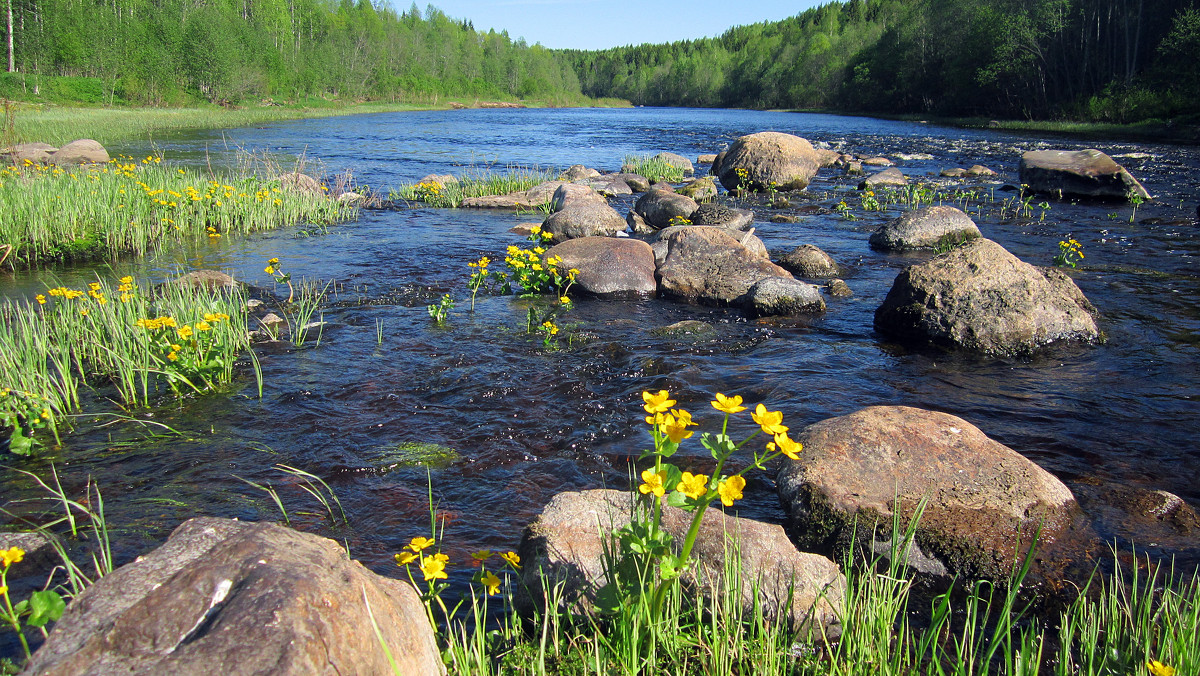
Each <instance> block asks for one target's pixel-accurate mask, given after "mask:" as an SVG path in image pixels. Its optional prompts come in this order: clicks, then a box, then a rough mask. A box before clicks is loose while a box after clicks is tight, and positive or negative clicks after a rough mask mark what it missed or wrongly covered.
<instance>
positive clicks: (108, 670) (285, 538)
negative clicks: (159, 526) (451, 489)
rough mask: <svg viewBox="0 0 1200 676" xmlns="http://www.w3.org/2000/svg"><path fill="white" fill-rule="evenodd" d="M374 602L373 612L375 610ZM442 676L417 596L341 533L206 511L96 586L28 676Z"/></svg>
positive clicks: (69, 614) (79, 602)
mask: <svg viewBox="0 0 1200 676" xmlns="http://www.w3.org/2000/svg"><path fill="white" fill-rule="evenodd" d="M368 608H369V610H368ZM371 615H374V617H375V621H376V623H377V624H378V627H379V631H380V632H381V633H382V639H381V640H382V641H383V642H384V643H386V644H387V648H388V651H390V653H391V656H392V658H394V659H395V661H396V663H397V666H398V667H399V669H400V671H399V673H405V674H444V673H445V669H444V668H443V666H442V661H441V657H440V655H439V653H438V648H437V644H436V642H435V640H434V636H433V631H432V628H431V627H430V626H429V621H428V620H427V619H426V618H425V612H424V608H423V606H422V604H421V600H420V598H419V597H418V596H417V594H416V592H415V591H414V590H413V588H412V587H411V586H410V585H408V584H406V583H403V582H399V581H397V580H390V579H387V578H383V577H380V576H378V575H375V574H374V573H372V572H370V571H369V570H367V569H366V568H363V566H362V565H361V564H359V563H357V562H355V561H351V560H350V559H349V558H347V557H346V554H345V552H344V551H343V550H342V548H341V547H340V546H339V545H338V544H337V543H335V542H333V541H332V540H327V539H325V538H320V537H317V536H315V535H308V534H305V533H299V532H296V531H293V530H291V529H288V528H283V527H281V526H276V525H273V524H266V523H242V522H238V521H230V520H227V519H214V518H207V517H202V518H198V519H192V520H190V521H187V522H185V523H184V524H183V525H182V526H180V527H179V528H177V529H176V530H175V532H174V533H172V534H171V539H170V540H168V541H167V543H166V544H165V545H163V546H162V547H159V548H158V549H156V550H154V551H153V552H151V553H150V554H148V555H146V556H145V557H142V558H139V559H137V560H136V561H134V562H133V563H130V564H128V565H125V566H123V567H121V568H119V569H118V570H116V571H114V572H113V573H111V574H109V575H107V576H105V577H104V578H102V579H101V580H99V581H97V582H96V583H95V584H94V585H92V586H91V587H89V588H88V589H87V591H85V592H84V593H83V594H82V595H80V596H79V597H78V598H76V599H75V600H74V601H72V602H71V605H70V606H68V607H67V611H66V613H65V614H64V615H63V617H62V620H60V621H59V623H58V625H57V626H55V628H54V631H53V632H51V634H50V638H49V639H47V640H46V643H45V645H43V646H42V648H41V649H40V650H38V652H37V654H35V655H34V658H33V661H32V662H31V663H30V664H29V666H28V667H27V670H26V671H27V673H31V674H64V675H65V674H83V673H91V674H115V673H130V674H132V673H139V674H149V673H156V674H196V675H201V674H203V675H205V676H207V675H208V674H267V673H270V674H296V675H297V676H299V675H301V674H331V673H340V674H384V673H392V668H391V666H389V663H388V657H387V655H386V654H385V652H384V650H383V647H382V646H381V645H380V639H377V638H376V635H375V629H374V628H373V627H372V625H371V619H370V618H371Z"/></svg>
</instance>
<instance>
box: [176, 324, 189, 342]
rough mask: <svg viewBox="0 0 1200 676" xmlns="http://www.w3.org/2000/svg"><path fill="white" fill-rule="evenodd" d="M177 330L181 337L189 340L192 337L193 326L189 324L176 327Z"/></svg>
mask: <svg viewBox="0 0 1200 676" xmlns="http://www.w3.org/2000/svg"><path fill="white" fill-rule="evenodd" d="M176 331H177V332H178V333H179V337H180V338H182V339H184V340H187V339H188V338H191V337H192V327H191V326H189V325H187V324H184V325H183V326H181V327H179V328H178V329H176Z"/></svg>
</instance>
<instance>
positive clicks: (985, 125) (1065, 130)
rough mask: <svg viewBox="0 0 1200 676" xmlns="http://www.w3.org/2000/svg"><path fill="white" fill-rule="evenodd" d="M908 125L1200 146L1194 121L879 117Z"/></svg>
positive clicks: (1199, 134) (1197, 124)
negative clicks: (901, 121)
mask: <svg viewBox="0 0 1200 676" xmlns="http://www.w3.org/2000/svg"><path fill="white" fill-rule="evenodd" d="M880 117H884V118H885V119H893V120H903V121H906V122H931V123H935V124H941V125H946V126H950V127H961V128H964V129H998V130H1001V131H1010V132H1020V133H1022V134H1055V135H1061V136H1068V137H1072V138H1083V139H1107V140H1112V139H1122V140H1129V141H1156V142H1164V143H1186V144H1189V145H1194V144H1200V123H1197V122H1196V121H1194V120H1191V121H1186V120H1166V121H1163V120H1158V119H1152V120H1144V121H1142V122H1131V123H1129V124H1116V123H1111V122H1076V121H1069V120H993V119H989V118H984V117H947V118H942V117H928V116H918V115H895V116H880Z"/></svg>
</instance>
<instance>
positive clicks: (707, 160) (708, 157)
mask: <svg viewBox="0 0 1200 676" xmlns="http://www.w3.org/2000/svg"><path fill="white" fill-rule="evenodd" d="M716 161H717V156H716V154H714V153H708V154H704V155H701V156H699V157H697V158H696V164H712V163H713V162H716Z"/></svg>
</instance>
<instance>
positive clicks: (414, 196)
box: [388, 167, 557, 208]
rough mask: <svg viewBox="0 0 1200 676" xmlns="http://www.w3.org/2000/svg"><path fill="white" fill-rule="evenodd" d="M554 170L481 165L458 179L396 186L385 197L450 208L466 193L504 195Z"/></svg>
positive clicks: (543, 178) (549, 176)
mask: <svg viewBox="0 0 1200 676" xmlns="http://www.w3.org/2000/svg"><path fill="white" fill-rule="evenodd" d="M556 175H557V174H555V172H553V171H549V170H540V169H527V168H524V167H508V168H506V169H505V170H504V171H500V172H497V171H492V170H491V169H481V170H475V171H470V172H468V173H466V174H464V175H462V176H458V177H457V178H458V181H456V182H455V181H451V182H447V183H445V184H442V183H436V182H432V181H430V182H427V183H414V184H410V185H404V186H400V187H399V188H396V189H394V190H392V191H391V192H390V194H389V195H388V197H389V198H391V199H393V200H397V199H403V200H411V201H415V202H423V203H425V204H428V205H429V206H432V207H442V208H454V207H458V206H461V205H462V203H463V200H465V199H467V198H468V197H484V196H487V195H507V194H508V193H512V192H520V191H522V190H529V189H530V188H532V187H534V186H536V185H538V184H541V183H545V182H546V181H552V180H554V178H555V176H556Z"/></svg>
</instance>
